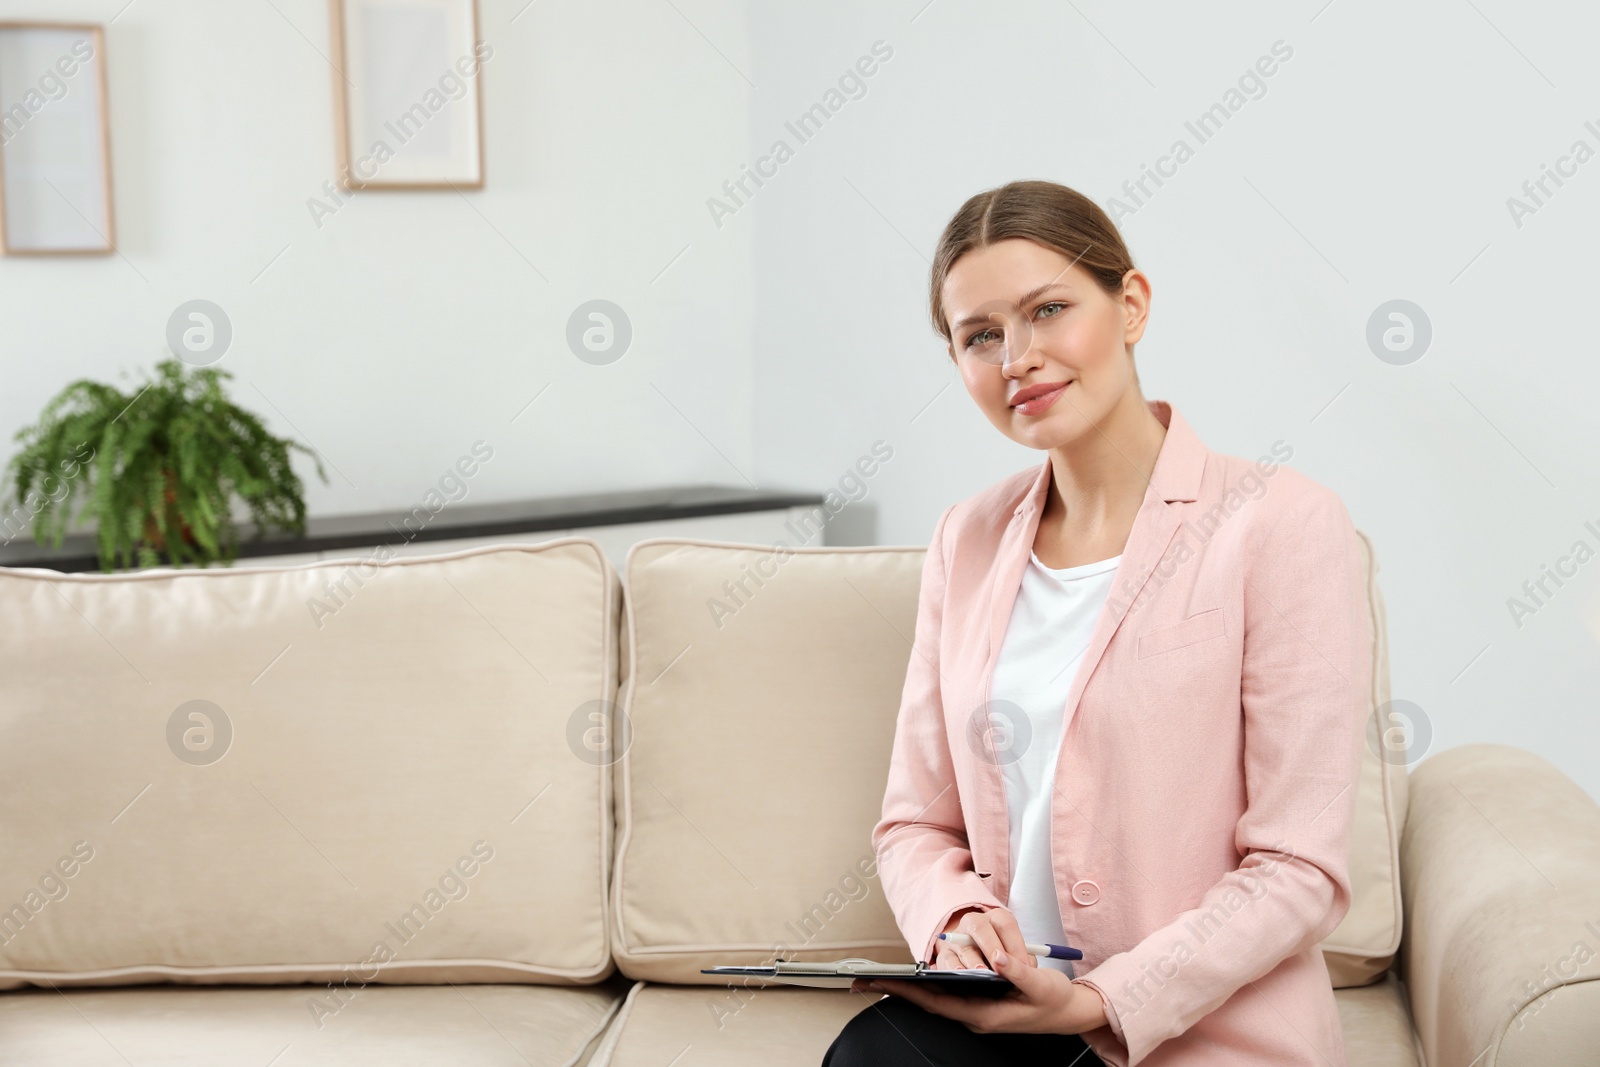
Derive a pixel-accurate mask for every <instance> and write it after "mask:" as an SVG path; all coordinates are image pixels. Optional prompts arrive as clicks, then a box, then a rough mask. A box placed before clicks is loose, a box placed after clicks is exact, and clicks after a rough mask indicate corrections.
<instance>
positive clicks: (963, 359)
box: [943, 237, 1150, 449]
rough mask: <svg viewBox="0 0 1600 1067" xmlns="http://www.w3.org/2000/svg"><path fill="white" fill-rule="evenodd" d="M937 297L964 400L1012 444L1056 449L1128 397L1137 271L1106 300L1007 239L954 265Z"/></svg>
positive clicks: (1142, 300)
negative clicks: (968, 396) (1120, 290)
mask: <svg viewBox="0 0 1600 1067" xmlns="http://www.w3.org/2000/svg"><path fill="white" fill-rule="evenodd" d="M943 296H944V311H945V316H946V321H947V322H948V323H949V325H950V353H951V355H952V357H953V358H954V359H955V361H956V366H957V367H958V368H959V369H960V371H961V377H962V380H963V381H964V382H966V386H967V392H968V393H970V394H971V395H972V399H973V400H974V401H976V402H977V405H978V407H979V408H980V409H982V411H983V413H984V415H985V417H987V418H988V420H989V421H990V422H992V423H994V425H995V427H996V428H997V429H998V430H999V431H1000V432H1001V433H1003V434H1005V435H1006V436H1007V437H1009V438H1011V439H1012V440H1013V441H1016V442H1018V443H1019V444H1024V445H1027V446H1029V447H1030V448H1037V449H1049V448H1055V447H1057V446H1059V445H1062V444H1065V443H1067V442H1069V441H1071V440H1073V439H1074V438H1076V437H1078V436H1080V435H1081V434H1083V433H1085V432H1087V431H1088V430H1089V428H1090V426H1092V425H1098V424H1099V423H1100V422H1101V420H1102V419H1103V418H1104V417H1105V416H1106V414H1107V413H1109V412H1110V411H1111V410H1112V409H1114V408H1115V407H1116V406H1117V404H1118V403H1120V402H1123V401H1124V398H1125V395H1126V394H1127V392H1128V390H1130V389H1132V390H1134V392H1135V395H1137V391H1138V387H1137V385H1136V384H1135V382H1134V380H1133V355H1132V353H1131V352H1130V351H1129V350H1128V346H1129V345H1132V344H1133V343H1134V342H1136V341H1138V340H1139V338H1140V337H1141V336H1143V335H1144V325H1145V319H1146V316H1147V315H1148V313H1149V309H1150V283H1149V281H1148V280H1147V279H1146V278H1145V276H1144V275H1143V274H1142V273H1140V272H1139V271H1137V270H1130V271H1129V272H1128V273H1127V274H1126V275H1125V276H1124V278H1123V293H1122V294H1121V295H1120V296H1112V295H1110V294H1109V293H1107V292H1106V291H1105V290H1104V289H1101V288H1100V286H1099V285H1098V284H1097V283H1096V282H1095V280H1094V278H1093V277H1092V276H1091V275H1090V274H1089V272H1088V271H1086V270H1085V269H1084V268H1083V267H1081V266H1079V265H1077V264H1075V263H1074V262H1073V261H1072V260H1070V259H1068V258H1067V257H1066V256H1063V255H1062V254H1061V253H1060V252H1057V251H1055V250H1054V249H1051V248H1046V247H1045V246H1043V245H1040V244H1036V243H1035V242H1033V241H1030V240H1027V239H1026V238H1021V237H1013V238H1007V239H1006V240H1003V241H998V242H996V243H994V244H992V245H986V246H984V247H982V248H975V249H973V250H972V251H970V252H968V253H966V254H965V255H963V256H962V257H961V258H960V259H958V260H956V262H955V265H954V266H953V267H952V268H951V269H950V273H949V275H948V276H947V277H946V279H945V283H944V291H943ZM1062 383H1065V385H1064V386H1062ZM1052 387H1059V388H1054V391H1053V392H1048V393H1044V392H1041V390H1048V389H1051V388H1052ZM1030 394H1039V395H1037V397H1036V398H1035V399H1032V400H1029V399H1028V397H1029V395H1030ZM1019 400H1021V401H1024V402H1023V403H1018V401H1019Z"/></svg>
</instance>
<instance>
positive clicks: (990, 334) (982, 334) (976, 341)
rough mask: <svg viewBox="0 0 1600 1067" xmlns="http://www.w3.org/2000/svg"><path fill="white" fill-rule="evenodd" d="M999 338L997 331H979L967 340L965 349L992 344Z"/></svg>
mask: <svg viewBox="0 0 1600 1067" xmlns="http://www.w3.org/2000/svg"><path fill="white" fill-rule="evenodd" d="M999 337H1000V331H999V330H979V331H978V332H977V333H975V334H973V335H972V336H971V337H968V338H967V347H968V348H972V347H974V346H976V345H987V344H992V343H993V342H994V341H996V340H998V339H999Z"/></svg>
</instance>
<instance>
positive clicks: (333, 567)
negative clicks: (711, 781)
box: [0, 538, 620, 1009]
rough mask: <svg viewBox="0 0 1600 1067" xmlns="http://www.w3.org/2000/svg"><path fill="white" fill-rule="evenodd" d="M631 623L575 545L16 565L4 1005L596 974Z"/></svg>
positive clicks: (9, 685)
mask: <svg viewBox="0 0 1600 1067" xmlns="http://www.w3.org/2000/svg"><path fill="white" fill-rule="evenodd" d="M619 600H620V584H619V583H618V581H617V579H616V576H615V573H614V572H613V571H612V569H611V567H610V565H609V564H608V563H607V562H606V560H605V558H604V556H603V555H602V554H601V552H600V550H599V548H598V546H596V545H594V544H593V543H592V542H590V541H586V540H580V539H575V538H569V539H565V540H560V541H553V542H549V543H546V544H542V545H538V546H529V547H506V548H494V549H478V550H473V551H468V552H462V553H457V554H453V555H446V556H438V557H418V558H408V559H403V560H401V559H395V560H388V561H379V560H377V559H375V558H373V559H368V560H364V561H354V560H353V561H343V562H326V563H320V564H313V565H310V566H304V567H292V568H280V569H272V568H238V569H233V570H203V571H163V572H146V573H142V574H133V575H109V576H105V575H95V576H76V575H72V576H69V575H62V574H57V573H54V572H50V571H42V570H0V617H4V618H5V620H6V625H5V626H4V627H3V628H0V664H3V665H4V667H3V669H0V781H4V782H5V783H6V787H5V789H4V790H0V827H4V832H3V833H0V909H3V913H0V988H11V987H16V986H19V985H25V984H29V983H35V984H45V983H49V984H55V985H70V984H121V983H126V982H139V981H163V980H170V981H178V982H192V983H210V982H247V983H283V982H302V981H313V982H328V983H335V984H339V985H343V986H344V987H345V988H346V990H349V989H354V988H359V986H360V985H362V984H365V983H366V982H369V981H380V982H396V983H422V982H429V983H433V982H443V981H447V980H448V981H460V982H473V981H495V982H533V983H552V984H570V983H585V982H592V981H596V980H598V979H600V978H602V977H603V976H604V975H605V974H607V973H608V972H609V971H610V969H611V961H610V945H609V942H608V938H607V929H606V923H605V915H604V901H605V892H606V883H607V874H608V864H609V856H610V836H609V835H610V828H611V809H610V787H609V767H608V766H607V765H606V762H607V761H606V760H604V759H600V758H595V757H594V754H593V753H591V752H589V751H588V750H587V749H585V748H584V746H583V745H582V744H578V743H573V742H571V741H569V738H571V737H572V736H574V733H575V732H576V735H577V736H580V737H581V735H582V733H583V729H584V724H585V723H588V722H590V721H592V720H591V715H592V713H593V711H594V708H595V707H598V706H600V705H601V703H602V702H605V701H608V700H610V699H611V698H612V697H614V695H615V686H616V676H615V658H616V648H615V635H616V620H617V616H618V613H619V611H620V603H619ZM348 996H349V993H348V992H342V993H338V994H330V997H329V998H327V1006H329V1007H330V1009H331V1008H332V1007H337V1006H338V1005H340V1004H341V1003H343V1002H344V1001H345V1000H347V999H348Z"/></svg>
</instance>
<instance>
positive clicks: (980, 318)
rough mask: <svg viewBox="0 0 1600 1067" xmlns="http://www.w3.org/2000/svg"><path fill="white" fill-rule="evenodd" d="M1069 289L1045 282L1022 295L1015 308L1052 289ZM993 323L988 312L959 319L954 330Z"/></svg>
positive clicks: (1051, 282)
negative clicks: (983, 323) (982, 323)
mask: <svg viewBox="0 0 1600 1067" xmlns="http://www.w3.org/2000/svg"><path fill="white" fill-rule="evenodd" d="M1071 288H1072V287H1071V286H1070V285H1068V284H1067V283H1066V282H1056V281H1050V282H1045V283H1044V284H1043V285H1037V286H1034V287H1033V288H1032V289H1029V290H1028V291H1027V292H1026V293H1023V294H1022V296H1021V297H1020V298H1019V299H1018V300H1017V306H1018V307H1021V306H1022V305H1023V304H1027V303H1030V302H1032V301H1033V300H1036V299H1037V298H1039V297H1041V296H1043V295H1044V294H1045V293H1048V292H1049V291H1050V290H1052V289H1067V290H1070V289H1071ZM993 321H994V313H993V312H990V313H989V314H987V315H978V314H973V315H968V316H967V317H966V318H964V319H961V320H960V321H958V322H957V323H956V328H957V329H960V328H961V327H962V326H973V325H976V324H977V323H980V322H993Z"/></svg>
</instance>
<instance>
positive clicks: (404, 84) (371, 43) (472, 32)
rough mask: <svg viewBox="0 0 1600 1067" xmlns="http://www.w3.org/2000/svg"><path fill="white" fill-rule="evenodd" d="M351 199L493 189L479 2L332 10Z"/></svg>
mask: <svg viewBox="0 0 1600 1067" xmlns="http://www.w3.org/2000/svg"><path fill="white" fill-rule="evenodd" d="M329 17H330V20H331V36H330V41H331V44H332V53H333V68H334V70H333V94H334V141H335V146H336V153H337V161H338V169H339V175H338V177H339V184H340V186H341V187H342V188H345V189H478V188H482V187H483V88H482V86H483V70H482V68H483V65H484V63H485V62H487V61H488V59H489V58H490V57H491V56H493V54H494V50H493V49H492V48H490V47H489V46H488V45H486V44H484V43H483V42H481V41H480V40H479V39H478V5H477V0H329Z"/></svg>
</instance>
